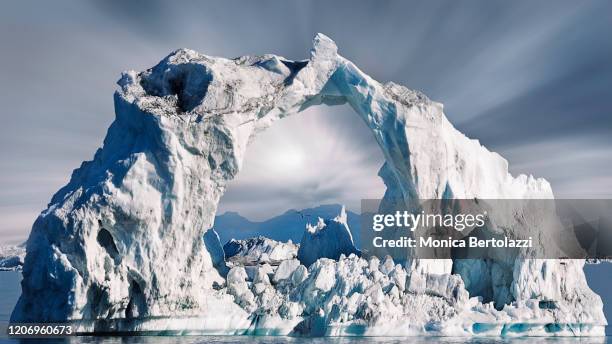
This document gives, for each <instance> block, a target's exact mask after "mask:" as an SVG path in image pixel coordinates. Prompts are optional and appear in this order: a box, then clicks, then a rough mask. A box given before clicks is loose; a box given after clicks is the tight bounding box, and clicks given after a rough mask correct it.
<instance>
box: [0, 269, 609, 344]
mask: <svg viewBox="0 0 612 344" xmlns="http://www.w3.org/2000/svg"><path fill="white" fill-rule="evenodd" d="M584 270H585V274H586V276H587V280H588V283H589V286H590V287H591V289H593V291H595V292H596V293H597V294H599V295H600V296H601V298H602V299H603V301H604V312H605V314H606V318H607V319H612V264H610V263H602V264H592V265H586V266H585V269H584ZM20 281H21V273H20V272H16V271H0V331H1V332H0V343H1V344H4V343H13V344H16V343H45V344H46V343H100V344H115V343H117V344H132V343H134V344H140V343H142V344H206V343H212V344H216V343H219V344H221V343H245V344H246V343H248V344H263V343H300V344H301V343H313V344H327V343H381V344H382V343H417V344H418V343H442V344H452V343H525V344H527V343H534V342H537V343H555V344H557V343H602V342H612V340H611V339H612V338H610V337H607V338H605V339H603V338H537V340H535V341H534V338H512V339H504V338H450V337H409V338H392V337H391V338H390V337H365V338H347V337H342V338H340V337H325V338H295V337H253V336H183V337H155V336H132V337H118V336H98V337H68V338H57V339H44V340H43V339H35V340H32V339H29V340H28V339H10V338H7V336H6V327H7V325H8V321H9V319H10V316H11V311H12V310H13V307H14V306H15V303H16V302H17V299H18V298H19V295H20V294H21V287H20V285H19V283H20ZM611 330H612V327H610V326H608V327H607V329H606V334H607V335H608V336H610V335H611V333H610V332H611Z"/></svg>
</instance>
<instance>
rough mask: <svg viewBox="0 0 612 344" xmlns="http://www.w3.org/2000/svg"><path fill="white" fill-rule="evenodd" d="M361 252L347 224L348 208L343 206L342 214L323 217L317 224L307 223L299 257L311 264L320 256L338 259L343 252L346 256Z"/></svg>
mask: <svg viewBox="0 0 612 344" xmlns="http://www.w3.org/2000/svg"><path fill="white" fill-rule="evenodd" d="M351 253H353V254H359V251H358V250H357V249H356V248H355V243H354V242H353V236H352V235H351V231H350V229H349V227H348V224H347V217H346V209H345V208H344V207H342V209H341V210H340V214H339V215H338V216H337V217H335V218H333V219H322V218H319V221H318V223H317V224H316V225H314V226H313V225H309V224H307V225H306V231H305V232H304V235H303V236H302V241H301V242H300V248H299V250H298V259H299V260H300V262H301V263H302V264H304V265H306V266H310V265H311V264H312V263H314V262H315V261H316V260H317V259H319V258H331V259H336V260H337V259H338V258H340V255H341V254H344V255H346V256H348V255H350V254H351Z"/></svg>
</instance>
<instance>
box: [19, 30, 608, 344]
mask: <svg viewBox="0 0 612 344" xmlns="http://www.w3.org/2000/svg"><path fill="white" fill-rule="evenodd" d="M118 84H119V89H118V90H117V91H116V93H115V98H114V99H115V115H116V118H115V121H114V122H113V123H112V124H111V126H110V128H109V129H108V132H107V135H106V138H105V140H104V145H103V147H102V148H100V149H99V150H98V151H97V152H96V154H95V156H94V158H93V160H91V161H86V162H84V163H83V164H82V165H81V166H80V167H79V168H78V169H76V170H74V172H73V174H72V177H71V179H70V181H69V183H68V184H67V185H66V186H64V187H63V188H61V189H60V190H59V191H58V192H57V193H56V194H55V195H54V196H53V197H52V199H51V201H50V203H49V207H48V208H47V209H46V210H44V211H43V212H42V213H41V214H40V216H39V217H38V218H37V219H36V221H35V223H34V225H33V228H32V232H31V233H30V237H29V239H28V242H27V255H26V258H25V263H24V268H23V278H24V280H23V283H22V286H23V293H22V295H21V297H20V299H19V301H18V303H17V305H16V307H15V309H14V311H13V313H12V316H11V320H12V321H16V322H44V321H66V320H68V321H72V322H73V323H74V324H75V326H77V328H78V329H79V330H80V331H83V332H114V331H164V330H167V331H176V332H178V333H196V332H197V333H218V334H219V333H220V334H246V333H254V334H295V335H298V334H304V335H356V336H357V335H416V334H436V335H507V336H512V335H603V333H604V332H603V329H604V325H605V324H606V320H605V318H604V315H603V311H602V302H601V299H600V298H599V296H597V295H596V294H594V293H593V292H592V291H591V290H590V289H589V287H588V285H587V284H586V280H585V277H584V273H583V271H582V266H583V264H584V262H583V261H581V260H541V259H540V260H535V259H517V257H509V258H508V259H505V260H504V261H500V262H497V261H496V262H494V263H495V264H484V265H483V264H482V263H479V262H466V261H463V262H459V261H455V262H453V261H450V260H419V259H413V260H410V261H408V262H407V263H406V264H405V265H404V266H398V265H396V264H395V262H391V261H389V260H388V259H382V262H381V261H380V260H378V259H377V258H374V257H373V258H371V259H369V260H366V259H364V258H360V257H357V256H356V255H350V256H349V257H345V256H341V257H339V259H338V261H336V260H331V259H326V258H322V259H319V260H317V261H315V262H314V263H313V264H312V265H310V266H309V267H308V269H306V267H305V266H304V265H300V264H299V261H297V260H286V262H285V261H283V262H280V265H279V266H278V268H276V272H273V271H270V267H269V266H266V265H265V264H264V265H261V266H259V265H257V266H252V267H251V268H250V270H251V272H252V273H251V277H249V273H247V271H246V268H245V267H243V266H233V267H232V268H231V269H230V270H229V271H227V278H224V276H223V274H222V273H220V272H219V271H220V269H219V263H220V259H219V258H220V252H219V247H218V243H217V242H216V241H215V240H214V239H215V238H214V237H208V236H205V234H206V233H207V230H209V229H210V228H212V226H213V220H214V217H215V213H216V211H217V205H218V203H219V199H220V197H221V196H222V195H223V193H224V191H225V189H226V186H227V184H228V182H229V181H231V180H232V179H233V178H234V177H235V176H236V174H237V173H238V172H239V171H240V169H241V166H242V162H243V158H244V154H245V151H246V147H247V145H248V144H249V142H250V141H251V140H253V138H254V137H255V136H256V135H257V133H259V132H261V131H262V130H264V129H266V128H267V127H269V126H270V125H272V124H273V123H274V122H275V121H276V120H279V119H282V118H283V117H286V116H289V115H295V114H297V113H299V112H300V111H302V110H304V109H306V108H308V107H309V106H315V105H319V104H327V105H334V104H343V103H348V104H349V105H350V106H351V107H352V108H353V109H354V110H355V112H356V115H357V117H360V118H361V120H363V121H364V122H365V123H366V125H367V126H368V127H369V128H370V129H371V130H372V133H373V134H374V137H375V138H376V141H377V142H378V144H379V146H380V148H381V150H382V152H383V155H384V157H385V160H386V162H385V164H384V165H383V166H382V168H381V170H380V172H379V175H380V177H381V178H382V179H383V181H384V183H385V185H386V186H387V191H386V193H385V196H384V199H383V203H382V207H388V208H393V207H407V206H408V205H409V203H410V200H415V199H440V198H451V197H452V198H460V199H474V198H476V199H538V198H540V199H542V198H543V199H549V198H553V193H552V190H551V187H550V185H549V183H548V182H546V181H545V180H543V179H536V178H533V177H532V176H526V175H520V176H517V177H514V176H512V175H510V174H509V173H508V163H507V161H506V160H505V159H503V158H502V157H501V156H500V155H499V154H497V153H493V152H490V151H488V150H487V149H486V148H485V147H483V146H482V145H480V143H479V142H478V141H476V140H471V139H469V138H467V137H466V136H465V135H463V134H462V133H460V132H459V131H457V130H456V129H455V128H454V127H453V126H452V124H451V123H450V122H449V121H448V120H447V118H446V117H445V115H444V113H443V111H442V110H443V107H442V104H440V103H437V102H434V101H431V100H429V99H428V98H427V97H426V96H425V95H423V94H421V93H419V92H417V91H413V90H410V89H408V88H406V87H403V86H400V85H397V84H394V83H391V82H390V83H386V84H381V83H379V82H378V81H376V80H374V79H372V78H371V77H369V76H368V75H366V74H365V73H363V72H362V71H361V70H359V69H358V68H357V67H356V66H355V65H354V64H353V63H352V62H351V61H348V60H347V59H345V58H343V57H342V56H340V55H339V54H338V51H337V47H336V44H335V43H334V42H333V41H332V40H331V39H329V38H328V37H326V36H324V35H322V34H319V35H317V36H316V37H315V39H314V47H313V49H312V51H311V54H310V57H309V58H308V59H307V60H303V61H292V60H288V59H285V58H283V57H281V56H275V55H263V56H244V57H240V58H236V59H226V58H219V57H211V56H206V55H202V54H199V53H197V52H195V51H192V50H187V49H181V50H177V51H175V52H173V53H172V54H170V55H169V56H167V57H166V58H165V59H164V60H162V61H161V62H160V63H159V64H158V65H156V66H155V67H153V68H151V69H149V70H146V71H144V72H140V73H138V72H134V71H130V72H126V73H124V74H123V75H122V77H121V79H120V80H119V82H118ZM357 117H356V120H359V119H357ZM509 214H514V213H512V212H510V213H509ZM520 214H521V213H520V212H519V215H520ZM490 216H491V217H492V219H494V220H495V219H498V220H500V221H501V220H505V219H507V217H508V214H490ZM529 228H531V229H532V230H537V226H536V224H533V226H531V227H529ZM217 241H218V240H217ZM453 270H454V271H456V272H459V273H460V274H459V275H457V274H455V275H453V274H452V272H453ZM485 276H488V278H484V277H485ZM266 277H267V278H266ZM281 277H282V278H281ZM481 277H482V278H481ZM482 281H485V282H482ZM487 281H488V282H487ZM466 283H469V285H467V284H466ZM483 283H484V284H483ZM486 283H490V284H491V285H488V284H486ZM485 284H486V285H485ZM493 286H494V288H493ZM478 290H489V291H490V290H494V292H492V295H493V296H492V297H491V298H492V299H493V300H494V301H496V303H488V302H486V301H487V300H484V297H483V296H482V295H478ZM470 291H471V294H470ZM483 301H485V302H484V303H483Z"/></svg>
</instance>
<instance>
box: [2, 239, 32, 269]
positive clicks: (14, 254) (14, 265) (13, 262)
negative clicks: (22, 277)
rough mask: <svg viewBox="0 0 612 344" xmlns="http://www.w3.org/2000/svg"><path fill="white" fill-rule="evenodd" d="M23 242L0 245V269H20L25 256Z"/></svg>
mask: <svg viewBox="0 0 612 344" xmlns="http://www.w3.org/2000/svg"><path fill="white" fill-rule="evenodd" d="M25 254H26V250H25V243H24V244H21V245H10V246H0V271H20V270H21V269H22V267H23V259H24V258H25Z"/></svg>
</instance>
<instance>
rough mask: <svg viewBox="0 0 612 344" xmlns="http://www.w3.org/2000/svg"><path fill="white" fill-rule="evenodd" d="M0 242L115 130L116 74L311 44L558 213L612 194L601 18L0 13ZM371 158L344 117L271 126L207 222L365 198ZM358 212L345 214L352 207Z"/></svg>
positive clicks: (414, 5) (508, 6)
mask: <svg viewBox="0 0 612 344" xmlns="http://www.w3.org/2000/svg"><path fill="white" fill-rule="evenodd" d="M0 6H1V9H0V49H1V50H0V51H1V54H0V75H1V78H0V104H1V105H2V106H1V108H0V116H2V123H1V124H0V157H1V159H0V242H3V243H17V242H20V241H23V240H24V239H25V238H26V237H27V234H28V232H29V230H30V228H31V224H32V223H33V222H34V219H35V218H36V216H37V214H38V213H39V212H40V211H41V210H43V209H44V208H45V207H46V204H47V202H48V201H49V200H50V198H51V196H52V194H53V193H54V192H55V191H57V190H58V189H59V188H60V187H61V186H62V185H64V184H65V183H66V182H67V181H68V178H69V176H70V173H71V171H72V169H74V168H76V167H78V166H79V165H80V163H81V161H83V160H89V159H91V158H92V157H93V153H94V151H95V150H96V148H98V147H99V146H100V145H101V143H102V140H103V138H104V135H105V133H106V129H107V128H108V126H109V125H110V123H111V122H112V121H113V118H114V112H113V103H112V94H113V92H114V90H115V88H116V85H115V82H116V81H117V80H118V78H119V76H120V73H121V72H122V71H124V70H130V69H133V70H143V69H146V68H149V67H151V66H153V65H155V64H156V63H157V62H158V61H159V60H161V59H162V58H163V57H164V56H166V55H167V54H169V53H170V52H171V51H173V50H175V49H177V48H183V47H184V48H191V49H194V50H197V51H200V52H202V53H205V54H208V55H214V56H226V57H235V56H241V55H247V54H249V55H257V54H264V53H274V54H278V55H283V56H285V57H287V58H290V59H304V58H307V57H308V53H309V50H310V47H311V41H312V38H313V37H314V35H315V34H316V33H317V32H322V33H325V34H326V35H328V36H330V37H331V38H332V39H334V40H335V41H336V43H337V44H338V46H339V50H340V53H341V54H342V55H343V56H345V57H347V58H349V59H350V60H352V61H353V62H354V63H355V64H356V65H357V66H359V67H360V68H361V69H362V70H363V71H365V72H366V73H368V74H369V75H371V76H372V77H374V78H375V79H377V80H379V81H381V82H386V81H394V82H397V83H400V84H402V85H405V86H407V87H409V88H413V89H418V90H421V91H423V92H424V93H425V94H427V95H428V96H429V97H430V98H431V99H433V100H435V101H438V102H441V103H443V104H444V106H445V113H446V115H447V117H448V118H449V119H450V121H451V122H452V123H453V124H454V125H455V126H456V127H457V128H458V129H459V130H461V131H462V132H464V133H465V134H466V135H468V136H469V137H471V138H477V139H479V140H480V141H481V142H482V143H483V144H484V145H485V146H487V147H488V148H489V149H491V150H494V151H497V152H499V153H500V154H502V155H503V156H504V157H505V158H507V159H508V160H509V162H510V169H511V172H512V173H514V174H517V173H528V174H533V175H535V176H538V177H544V178H546V179H548V180H549V181H550V182H551V184H552V186H553V190H554V192H555V194H556V196H557V197H584V198H590V197H598V198H601V197H610V196H612V174H611V173H610V171H611V170H612V159H611V156H612V139H611V137H612V63H610V62H611V61H612V40H611V39H610V33H611V32H612V20H611V18H610V17H611V15H610V13H612V2H610V1H607V0H594V1H564V0H561V1H558V0H554V1H553V0H550V1H537V2H534V1H527V0H525V1H513V2H508V1H497V0H494V1H471V0H468V1H461V2H456V1H441V0H436V1H427V2H421V1H420V2H416V1H403V0H402V1H384V2H382V1H359V2H357V1H333V2H332V1H308V2H307V1H298V0H289V1H218V2H206V1H197V2H196V1H144V0H141V1H140V0H139V1H119V0H117V1H102V0H100V1H76V0H74V1H64V0H59V1H52V2H51V1H47V2H42V1H30V0H7V1H3V2H2V4H1V5H0ZM381 163H382V156H381V153H380V151H379V150H378V149H377V147H376V144H375V143H374V141H373V139H372V137H371V135H370V134H369V132H368V131H367V130H366V128H365V125H364V124H363V123H361V121H360V120H358V119H357V116H355V115H354V114H353V113H352V110H351V109H350V108H348V107H347V106H341V107H333V108H330V107H316V108H311V109H309V110H308V111H306V112H305V113H302V114H299V115H297V116H294V117H290V118H287V119H283V120H282V121H279V122H278V123H277V124H276V125H275V126H273V127H272V128H271V129H269V130H268V131H266V132H264V133H263V134H261V136H260V137H258V138H257V139H256V140H255V142H254V143H253V145H252V146H251V147H249V149H248V153H247V157H246V161H245V163H244V169H243V171H242V172H241V173H240V175H239V176H238V178H237V179H236V180H235V181H233V182H232V184H231V185H230V186H229V188H228V191H227V194H226V195H225V196H224V197H223V199H222V201H221V204H220V211H226V210H234V211H238V212H240V213H241V214H244V215H246V216H247V217H250V218H253V219H262V218H265V217H268V216H272V215H274V214H277V213H279V212H283V211H284V210H286V209H289V208H298V209H299V208H305V207H309V206H315V205H318V204H321V203H346V204H347V205H349V207H352V208H354V207H356V205H357V204H358V200H359V199H360V198H367V197H380V196H381V195H382V192H383V191H384V187H383V185H382V183H381V181H380V180H379V178H378V177H377V176H376V172H377V170H378V168H379V167H380V165H381ZM357 210H358V209H357Z"/></svg>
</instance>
